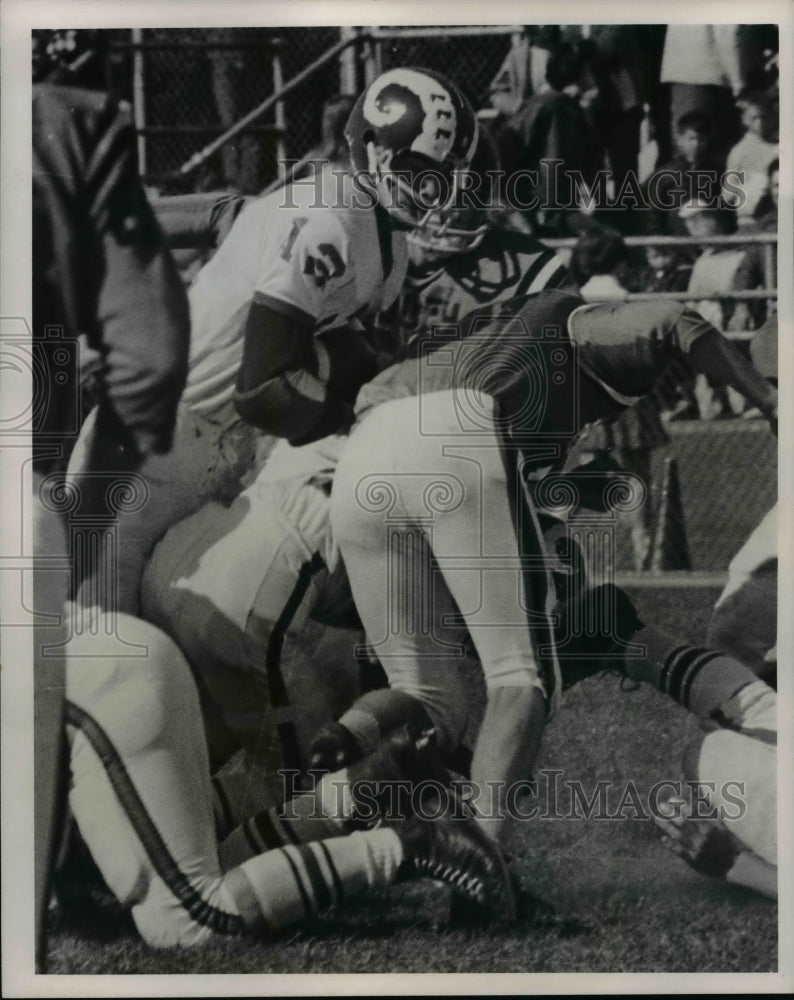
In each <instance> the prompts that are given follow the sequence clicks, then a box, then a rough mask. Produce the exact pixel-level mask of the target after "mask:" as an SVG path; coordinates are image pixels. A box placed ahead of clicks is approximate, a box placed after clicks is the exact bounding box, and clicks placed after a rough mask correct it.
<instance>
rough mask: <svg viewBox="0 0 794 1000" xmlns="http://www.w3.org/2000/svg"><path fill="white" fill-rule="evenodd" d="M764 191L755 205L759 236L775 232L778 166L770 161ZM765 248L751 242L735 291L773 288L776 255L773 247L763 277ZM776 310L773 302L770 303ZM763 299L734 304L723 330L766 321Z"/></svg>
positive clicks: (738, 271) (755, 228)
mask: <svg viewBox="0 0 794 1000" xmlns="http://www.w3.org/2000/svg"><path fill="white" fill-rule="evenodd" d="M767 178H768V181H767V183H768V191H767V193H766V194H765V195H764V196H763V198H762V199H761V201H760V202H759V203H758V207H757V209H756V218H755V219H754V221H753V227H752V229H753V231H755V232H759V233H776V232H777V199H778V191H779V185H780V163H779V162H778V160H773V161H772V162H771V163H770V164H769V167H768V169H767ZM768 252H769V251H768V246H767V245H766V244H763V243H751V244H750V245H749V246H748V247H747V248H746V249H745V251H744V256H743V257H742V260H741V262H740V264H739V266H738V268H737V269H736V276H735V278H734V281H733V286H734V288H735V289H737V291H738V290H742V291H744V290H745V289H747V290H750V289H755V288H767V287H770V286H771V287H774V288H777V252H776V248H775V247H774V246H773V248H772V254H771V260H770V264H771V274H769V275H767V259H768ZM772 305H773V307H776V303H775V302H773V303H772ZM768 311H769V310H768V308H767V300H765V299H748V300H746V301H741V302H737V304H736V309H735V310H734V313H733V316H732V317H731V319H730V321H729V323H728V326H727V329H728V330H731V331H740V330H757V329H758V328H759V327H760V326H761V325H762V324H763V323H764V321H765V320H766V318H767V313H768Z"/></svg>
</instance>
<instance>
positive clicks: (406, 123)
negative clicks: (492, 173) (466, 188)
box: [345, 68, 479, 230]
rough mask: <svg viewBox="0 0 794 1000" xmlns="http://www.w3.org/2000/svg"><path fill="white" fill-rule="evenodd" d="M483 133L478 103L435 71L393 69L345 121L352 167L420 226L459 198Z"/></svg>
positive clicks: (388, 204) (401, 217)
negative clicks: (474, 104) (475, 110)
mask: <svg viewBox="0 0 794 1000" xmlns="http://www.w3.org/2000/svg"><path fill="white" fill-rule="evenodd" d="M478 136H479V126H478V123H477V117H476V115H475V114H474V110H473V108H472V107H471V105H470V104H469V102H468V101H467V100H466V98H465V97H464V96H463V94H461V92H460V91H459V90H458V88H457V87H456V86H455V84H454V83H452V81H451V80H448V79H447V78H446V77H444V76H442V75H441V74H440V73H436V72H435V71H434V70H427V69H408V68H405V69H404V68H400V69H391V70H388V71H387V72H386V73H382V74H381V75H380V76H379V77H378V78H377V79H376V80H375V81H374V82H373V83H371V84H370V85H369V87H367V89H366V90H365V91H364V93H363V94H362V95H361V96H360V97H359V99H358V100H357V101H356V104H355V106H354V107H353V110H352V112H351V114H350V118H349V119H348V123H347V127H346V128H345V137H346V138H347V141H348V143H349V145H350V159H351V163H352V166H353V170H354V171H356V172H357V173H358V174H360V175H363V176H364V177H369V178H370V179H371V182H372V184H373V185H374V187H375V191H376V193H377V198H378V203H379V204H380V205H381V206H382V207H383V208H384V209H385V210H386V211H387V212H388V213H389V215H391V216H392V218H393V219H395V220H396V221H397V222H398V223H399V224H400V225H401V226H403V227H405V228H407V229H413V230H420V229H423V228H424V227H426V226H427V225H428V224H429V222H430V220H431V219H432V218H433V216H434V215H436V214H437V213H439V212H442V211H444V210H445V209H446V208H448V207H449V206H450V205H452V204H453V203H454V202H455V199H456V197H457V194H458V192H459V191H460V189H461V187H462V186H463V180H462V178H463V175H464V174H465V172H466V171H467V170H468V169H469V167H470V165H471V161H472V157H473V156H474V151H475V149H476V146H477V139H478Z"/></svg>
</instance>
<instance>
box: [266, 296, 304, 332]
mask: <svg viewBox="0 0 794 1000" xmlns="http://www.w3.org/2000/svg"><path fill="white" fill-rule="evenodd" d="M254 302H257V303H259V304H260V305H263V306H267V307H268V309H272V310H273V311H274V312H278V313H281V314H282V315H283V316H287V317H288V318H289V319H294V320H296V321H297V322H298V323H301V324H302V325H304V326H306V325H308V326H310V327H311V328H312V329H314V327H315V325H316V323H317V317H316V316H312V314H311V313H308V312H306V310H305V309H299V308H298V306H296V305H293V304H292V303H291V302H285V301H284V300H283V299H277V298H275V297H274V296H273V295H268V294H266V293H265V292H254Z"/></svg>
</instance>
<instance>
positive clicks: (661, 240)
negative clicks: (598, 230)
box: [543, 233, 778, 302]
mask: <svg viewBox="0 0 794 1000" xmlns="http://www.w3.org/2000/svg"><path fill="white" fill-rule="evenodd" d="M543 242H544V243H545V244H546V245H547V246H549V247H552V248H553V249H555V250H572V249H573V248H574V247H575V246H576V240H575V239H572V238H570V237H569V238H566V239H544V240H543ZM624 243H625V244H626V246H628V247H670V248H674V249H681V248H683V247H693V248H696V249H702V248H703V247H719V248H728V247H742V246H752V245H759V246H762V247H763V248H764V287H763V288H754V289H736V290H735V291H730V292H720V293H714V294H711V295H704V294H700V293H690V292H686V291H681V292H630V293H629V294H628V296H627V298H626V301H628V302H631V301H639V302H641V301H647V300H650V299H674V300H676V301H678V302H701V301H722V300H725V299H732V300H735V301H739V300H744V301H750V300H758V299H766V300H768V301H769V302H774V301H776V299H777V295H778V291H777V287H776V279H775V271H776V266H775V265H776V255H777V233H746V234H745V235H743V236H742V235H733V236H700V237H699V236H626V237H624Z"/></svg>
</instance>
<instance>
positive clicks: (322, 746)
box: [309, 722, 362, 772]
mask: <svg viewBox="0 0 794 1000" xmlns="http://www.w3.org/2000/svg"><path fill="white" fill-rule="evenodd" d="M361 756H362V755H361V748H360V747H359V745H358V743H357V742H356V739H355V737H354V736H353V734H352V733H351V732H350V730H349V729H348V728H347V727H346V726H343V725H342V723H341V722H328V723H326V724H325V725H324V726H323V727H322V729H321V730H320V731H319V732H318V733H317V735H316V736H315V737H314V739H313V740H312V744H311V746H310V747H309V770H310V771H322V772H328V771H339V770H341V768H343V767H348V766H349V765H350V764H352V763H353V762H354V761H357V760H360V759H361Z"/></svg>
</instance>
